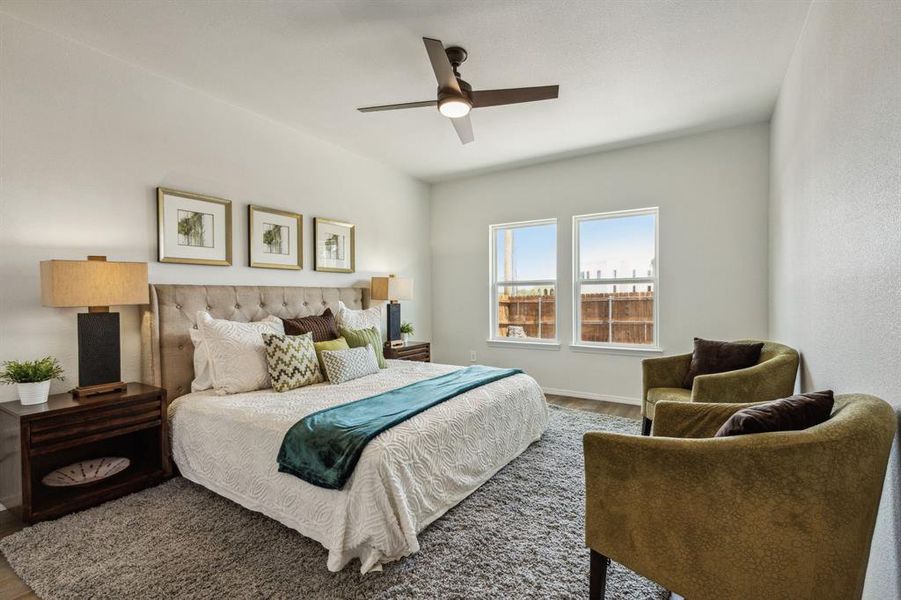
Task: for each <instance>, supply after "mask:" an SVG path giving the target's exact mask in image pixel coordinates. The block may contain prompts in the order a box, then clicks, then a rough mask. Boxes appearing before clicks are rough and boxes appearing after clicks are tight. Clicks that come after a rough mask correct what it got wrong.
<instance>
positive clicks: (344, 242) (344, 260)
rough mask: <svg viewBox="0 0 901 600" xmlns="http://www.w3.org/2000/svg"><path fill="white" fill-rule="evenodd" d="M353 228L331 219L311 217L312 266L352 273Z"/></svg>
mask: <svg viewBox="0 0 901 600" xmlns="http://www.w3.org/2000/svg"><path fill="white" fill-rule="evenodd" d="M354 228H355V226H354V225H352V224H350V223H343V222H341V221H335V220H332V219H322V218H315V219H313V250H314V251H313V268H314V269H316V270H317V271H325V272H327V273H353V272H354V268H355V264H354V252H355V248H354Z"/></svg>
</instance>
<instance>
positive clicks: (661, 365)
mask: <svg viewBox="0 0 901 600" xmlns="http://www.w3.org/2000/svg"><path fill="white" fill-rule="evenodd" d="M689 365H691V354H676V355H673V356H663V357H660V358H646V359H644V360H643V361H641V414H643V415H646V414H647V410H646V408H647V407H646V406H645V403H646V402H647V401H648V390H649V389H651V388H655V387H682V382H683V381H684V380H685V375H686V374H687V373H688V367H689Z"/></svg>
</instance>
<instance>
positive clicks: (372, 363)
mask: <svg viewBox="0 0 901 600" xmlns="http://www.w3.org/2000/svg"><path fill="white" fill-rule="evenodd" d="M322 364H323V365H325V372H326V374H327V375H328V380H329V382H331V383H344V382H345V381H350V380H351V379H357V378H359V377H365V376H366V375H373V374H375V373H378V372H379V361H378V359H377V358H376V357H375V351H374V350H373V349H372V345H371V344H366V346H364V347H361V348H348V349H346V350H323V351H322Z"/></svg>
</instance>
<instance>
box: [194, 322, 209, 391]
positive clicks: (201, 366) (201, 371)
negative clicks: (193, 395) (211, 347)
mask: <svg viewBox="0 0 901 600" xmlns="http://www.w3.org/2000/svg"><path fill="white" fill-rule="evenodd" d="M191 343H192V344H194V381H192V382H191V391H192V392H202V391H203V390H208V389H210V388H211V387H213V378H212V376H211V375H210V355H209V352H207V349H206V343H204V341H203V337H202V336H201V335H200V329H192V330H191Z"/></svg>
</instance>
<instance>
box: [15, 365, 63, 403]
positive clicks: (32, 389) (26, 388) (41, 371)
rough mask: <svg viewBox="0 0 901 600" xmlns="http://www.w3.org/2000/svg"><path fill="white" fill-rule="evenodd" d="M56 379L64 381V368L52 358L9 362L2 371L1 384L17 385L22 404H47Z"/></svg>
mask: <svg viewBox="0 0 901 600" xmlns="http://www.w3.org/2000/svg"><path fill="white" fill-rule="evenodd" d="M54 379H59V380H60V381H62V380H63V368H62V367H61V366H60V365H59V361H57V360H56V359H55V358H53V357H52V356H45V357H44V358H42V359H40V360H26V361H21V362H20V361H17V360H11V361H7V362H5V363H3V370H2V371H0V383H6V384H12V383H14V384H16V388H17V389H18V392H19V402H21V403H22V404H43V403H44V402H46V401H47V397H48V396H49V395H50V382H51V381H52V380H54Z"/></svg>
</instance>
